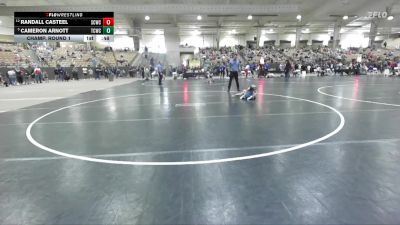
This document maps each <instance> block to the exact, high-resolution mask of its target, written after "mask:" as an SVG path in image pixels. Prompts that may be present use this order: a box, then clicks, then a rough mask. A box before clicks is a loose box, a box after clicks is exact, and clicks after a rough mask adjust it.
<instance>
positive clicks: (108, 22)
mask: <svg viewBox="0 0 400 225" xmlns="http://www.w3.org/2000/svg"><path fill="white" fill-rule="evenodd" d="M103 26H114V18H103Z"/></svg>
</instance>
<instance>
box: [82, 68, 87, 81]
mask: <svg viewBox="0 0 400 225" xmlns="http://www.w3.org/2000/svg"><path fill="white" fill-rule="evenodd" d="M82 74H83V79H86V78H87V75H88V69H87V68H86V67H83V68H82Z"/></svg>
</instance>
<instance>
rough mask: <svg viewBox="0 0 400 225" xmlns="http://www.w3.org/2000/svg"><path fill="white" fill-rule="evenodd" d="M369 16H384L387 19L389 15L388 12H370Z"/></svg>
mask: <svg viewBox="0 0 400 225" xmlns="http://www.w3.org/2000/svg"><path fill="white" fill-rule="evenodd" d="M368 17H370V18H383V19H386V18H387V17H388V13H387V12H376V11H374V12H368Z"/></svg>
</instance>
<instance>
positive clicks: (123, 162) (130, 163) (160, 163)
mask: <svg viewBox="0 0 400 225" xmlns="http://www.w3.org/2000/svg"><path fill="white" fill-rule="evenodd" d="M221 92H224V91H192V92H189V93H221ZM168 93H169V94H173V93H178V94H179V93H184V92H182V91H180V92H168ZM154 94H159V93H157V92H153V93H143V94H134V95H124V96H117V97H109V98H103V99H97V100H92V101H87V102H82V103H78V104H73V105H69V106H65V107H61V108H59V109H56V110H53V111H51V112H49V113H46V114H44V115H42V116H40V117H38V118H37V119H35V120H34V121H33V122H32V123H31V124H29V126H28V128H27V129H26V132H25V134H26V137H27V138H28V140H29V141H30V142H31V143H32V144H33V145H35V146H36V147H38V148H40V149H42V150H44V151H48V152H50V153H53V154H56V155H59V156H63V157H67V158H72V159H78V160H83V161H89V162H98V163H106V164H119V165H136V166H141V165H148V166H180V165H199V164H213V163H223V162H233V161H241V160H248V159H256V158H262V157H267V156H272V155H278V154H283V153H287V152H291V151H295V150H299V149H302V148H304V147H307V146H310V145H313V144H316V143H318V142H321V141H324V140H326V139H328V138H330V137H332V136H334V135H335V134H337V133H339V131H340V130H342V129H343V127H344V124H345V119H344V116H343V115H342V114H341V113H340V112H339V111H338V110H336V109H335V108H333V107H331V106H328V105H325V104H323V103H320V102H315V101H312V100H308V99H302V98H297V97H291V96H285V95H278V94H267V93H264V94H262V95H269V96H275V97H282V98H287V99H296V100H300V101H304V102H309V103H313V104H317V105H320V106H323V107H325V108H328V109H330V110H331V111H333V112H334V113H336V114H337V115H338V116H339V118H340V123H339V125H338V126H337V127H336V129H335V130H333V131H331V132H330V133H328V134H326V135H324V136H322V137H320V138H317V139H315V140H312V141H309V142H306V143H303V144H299V145H296V146H292V147H289V148H285V149H281V150H277V151H273V152H268V153H262V154H254V155H248V156H241V157H231V158H224V159H214V160H201V161H180V162H172V161H171V162H162V161H159V162H150V161H147V162H139V161H120V160H106V159H99V158H92V157H88V156H80V155H74V154H69V153H65V152H61V151H58V150H55V149H52V148H50V147H47V146H45V145H43V144H41V143H39V142H37V141H36V140H35V139H34V138H33V137H32V133H31V130H32V128H33V126H34V125H35V124H36V123H37V122H39V121H40V120H41V119H43V118H45V117H47V116H49V115H51V114H54V113H56V112H59V111H62V110H64V109H68V108H71V107H74V106H79V105H85V104H89V103H93V102H100V101H106V100H110V99H116V98H126V97H135V96H144V95H154Z"/></svg>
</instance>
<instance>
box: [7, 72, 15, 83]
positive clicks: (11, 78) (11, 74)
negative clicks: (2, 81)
mask: <svg viewBox="0 0 400 225" xmlns="http://www.w3.org/2000/svg"><path fill="white" fill-rule="evenodd" d="M7 75H8V80H9V83H10V84H11V85H15V84H16V81H17V75H16V73H15V70H9V71H8V72H7Z"/></svg>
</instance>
